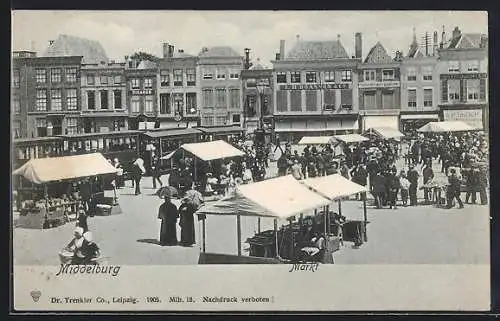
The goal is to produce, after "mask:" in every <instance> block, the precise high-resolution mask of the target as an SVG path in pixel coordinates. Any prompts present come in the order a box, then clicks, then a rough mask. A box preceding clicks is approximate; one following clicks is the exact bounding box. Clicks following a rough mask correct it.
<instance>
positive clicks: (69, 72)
mask: <svg viewBox="0 0 500 321" xmlns="http://www.w3.org/2000/svg"><path fill="white" fill-rule="evenodd" d="M77 73H78V71H77V69H76V68H66V82H69V83H75V82H76V77H77Z"/></svg>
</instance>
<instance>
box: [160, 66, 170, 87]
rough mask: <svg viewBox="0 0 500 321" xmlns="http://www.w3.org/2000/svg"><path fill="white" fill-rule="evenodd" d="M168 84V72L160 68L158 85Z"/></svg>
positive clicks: (164, 85) (165, 85)
mask: <svg viewBox="0 0 500 321" xmlns="http://www.w3.org/2000/svg"><path fill="white" fill-rule="evenodd" d="M169 84H170V75H169V73H168V70H161V71H160V86H162V87H168V86H169Z"/></svg>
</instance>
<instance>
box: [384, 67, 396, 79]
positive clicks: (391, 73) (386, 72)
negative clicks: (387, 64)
mask: <svg viewBox="0 0 500 321" xmlns="http://www.w3.org/2000/svg"><path fill="white" fill-rule="evenodd" d="M382 80H383V81H384V80H394V70H393V69H384V70H382Z"/></svg>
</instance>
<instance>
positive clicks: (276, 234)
mask: <svg viewBox="0 0 500 321" xmlns="http://www.w3.org/2000/svg"><path fill="white" fill-rule="evenodd" d="M274 238H275V243H276V257H279V256H280V255H279V246H278V219H277V218H275V219H274Z"/></svg>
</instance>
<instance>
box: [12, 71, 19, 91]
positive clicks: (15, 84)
mask: <svg viewBox="0 0 500 321" xmlns="http://www.w3.org/2000/svg"><path fill="white" fill-rule="evenodd" d="M20 84H21V75H20V74H19V70H18V69H14V70H13V71H12V87H14V88H19V85H20Z"/></svg>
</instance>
